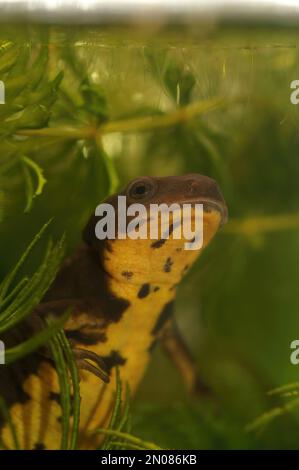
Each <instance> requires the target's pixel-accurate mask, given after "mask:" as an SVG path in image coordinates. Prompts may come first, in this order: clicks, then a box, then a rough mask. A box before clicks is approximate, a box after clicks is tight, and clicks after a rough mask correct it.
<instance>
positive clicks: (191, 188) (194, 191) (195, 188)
mask: <svg viewBox="0 0 299 470" xmlns="http://www.w3.org/2000/svg"><path fill="white" fill-rule="evenodd" d="M200 191H201V188H200V183H199V182H198V181H195V180H191V181H188V183H187V192H188V194H189V195H190V196H197V195H199V194H200Z"/></svg>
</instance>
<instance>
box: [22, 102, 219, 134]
mask: <svg viewBox="0 0 299 470" xmlns="http://www.w3.org/2000/svg"><path fill="white" fill-rule="evenodd" d="M227 104H228V100H227V99H225V98H212V99H209V100H205V101H199V102H196V103H192V104H190V105H187V106H185V107H182V108H179V109H177V110H176V111H174V112H172V113H168V114H164V115H154V116H144V117H138V118H132V119H122V120H119V121H110V122H107V123H105V124H102V125H101V126H99V127H98V128H95V127H82V128H79V127H78V128H76V127H69V126H62V127H47V128H43V129H20V130H18V131H16V134H17V135H22V136H27V137H31V136H36V137H61V138H63V139H75V140H77V139H91V138H96V139H97V138H99V137H100V136H102V135H104V134H112V133H114V132H136V131H149V130H152V129H160V128H163V127H170V126H174V125H176V124H179V123H182V122H186V121H189V120H191V119H192V118H194V117H196V116H199V115H202V114H206V113H208V112H211V111H214V110H216V109H219V108H221V107H223V106H226V105H227Z"/></svg>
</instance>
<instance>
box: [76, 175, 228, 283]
mask: <svg viewBox="0 0 299 470" xmlns="http://www.w3.org/2000/svg"><path fill="white" fill-rule="evenodd" d="M119 196H125V198H123V199H122V205H120V203H119V201H120V198H119ZM124 201H125V202H124ZM105 203H106V204H109V205H111V206H112V207H113V210H114V213H115V238H114V239H105V240H99V239H98V238H97V236H96V227H97V223H98V222H99V221H100V220H102V221H103V217H101V216H100V217H97V216H92V217H91V219H90V220H89V223H88V225H87V227H86V229H85V232H84V240H85V241H86V242H87V243H88V244H89V245H90V246H91V247H93V249H95V250H96V252H97V253H98V255H99V257H100V262H101V264H102V266H103V268H104V270H105V271H106V272H108V273H109V274H111V276H113V277H114V279H117V280H119V281H121V282H127V283H132V284H134V283H135V284H136V283H138V284H143V283H156V284H161V283H162V284H168V283H169V284H171V285H174V284H176V283H178V282H179V281H180V279H181V278H182V276H183V275H184V274H185V273H186V272H187V270H188V268H189V267H190V266H191V265H192V264H193V262H194V261H195V259H196V258H197V257H198V255H199V254H200V252H201V251H202V249H203V248H204V247H205V246H206V245H207V244H208V243H209V242H210V240H211V239H212V238H213V237H214V235H215V234H216V232H217V230H218V229H219V227H220V226H221V225H223V224H224V223H225V222H226V220H227V207H226V204H225V201H224V199H223V196H222V194H221V192H220V190H219V188H218V185H217V183H216V182H215V181H214V180H213V179H211V178H209V177H207V176H202V175H199V174H188V175H184V176H168V177H148V176H146V177H140V178H136V179H134V180H133V181H131V182H130V183H129V184H128V185H127V187H126V188H125V189H124V190H122V191H120V192H119V193H118V194H115V195H113V196H111V197H109V198H108V199H107V200H106V201H105ZM136 204H142V206H143V208H144V210H143V213H142V214H141V213H139V223H138V224H137V225H136V223H134V220H135V221H136V214H137V207H138V206H136ZM196 204H202V209H203V212H202V226H201V228H202V235H203V239H202V243H201V244H200V246H199V248H198V249H190V248H186V247H187V246H189V247H190V242H191V244H192V242H194V239H195V237H196V236H197V229H198V224H197V222H198V217H197V215H198V214H197V212H196ZM186 205H188V206H189V212H188V211H187V212H186V213H184V214H183V208H184V207H186ZM120 206H121V207H120ZM153 206H155V207H157V206H158V207H159V209H158V211H157V212H153ZM166 207H167V208H168V217H169V218H168V219H165V218H163V215H162V214H164V215H165V210H164V209H165V208H166ZM120 209H121V210H120ZM160 209H161V210H160ZM120 212H121V213H120ZM178 212H179V213H180V215H181V218H180V217H178ZM124 213H125V214H124ZM166 213H167V210H166ZM156 214H158V219H157V218H156V217H157V215H156ZM186 216H187V218H188V219H189V220H187V222H188V223H189V229H190V231H189V233H192V234H193V235H192V237H190V238H188V239H187V238H186V237H185V236H184V233H185V227H184V226H183V224H185V223H186ZM124 217H125V218H124ZM120 219H121V226H122V227H124V220H125V230H126V233H127V236H126V237H125V238H123V235H121V234H123V228H122V229H121V228H120V225H119V223H120ZM107 221H108V222H109V220H108V219H107V213H106V214H105V224H104V225H105V227H106V228H107ZM157 221H158V222H159V223H158V229H157V230H158V235H157V236H156V237H155V238H153V236H152V235H153V232H155V229H153V223H154V224H155V225H156V226H157ZM165 221H166V222H167V223H166V225H167V227H168V230H169V236H168V237H165V233H164V227H165ZM104 225H103V224H102V227H103V226H104ZM136 230H137V231H138V233H139V235H141V233H142V234H143V235H142V238H137V237H135V239H133V237H134V234H133V235H132V233H133V232H134V231H135V232H136ZM151 230H153V232H152V231H151ZM156 234H157V232H156ZM180 234H181V236H180ZM131 236H132V238H130V237H131ZM186 242H189V245H188V244H187V243H186Z"/></svg>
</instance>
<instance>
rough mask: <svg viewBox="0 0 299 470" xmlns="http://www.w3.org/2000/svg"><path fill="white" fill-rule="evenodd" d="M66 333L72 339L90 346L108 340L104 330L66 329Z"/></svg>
mask: <svg viewBox="0 0 299 470" xmlns="http://www.w3.org/2000/svg"><path fill="white" fill-rule="evenodd" d="M65 335H66V337H67V338H68V339H69V340H71V341H75V342H76V343H81V344H86V345H89V346H90V345H92V344H98V343H105V342H106V341H107V336H106V334H105V333H104V332H98V333H97V332H93V333H84V332H83V331H80V330H65Z"/></svg>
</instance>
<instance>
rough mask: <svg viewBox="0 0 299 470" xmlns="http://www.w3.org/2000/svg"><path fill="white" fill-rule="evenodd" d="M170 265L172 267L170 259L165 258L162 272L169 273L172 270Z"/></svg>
mask: <svg viewBox="0 0 299 470" xmlns="http://www.w3.org/2000/svg"><path fill="white" fill-rule="evenodd" d="M172 265H173V261H172V259H171V258H170V257H169V258H167V260H166V261H165V264H164V266H163V271H164V272H165V273H170V271H171V268H172Z"/></svg>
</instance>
